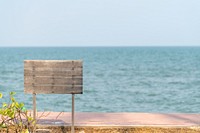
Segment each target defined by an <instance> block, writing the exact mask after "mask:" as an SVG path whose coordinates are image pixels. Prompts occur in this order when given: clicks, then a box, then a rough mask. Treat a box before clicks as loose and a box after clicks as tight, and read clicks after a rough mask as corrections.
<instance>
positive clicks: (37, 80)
mask: <svg viewBox="0 0 200 133" xmlns="http://www.w3.org/2000/svg"><path fill="white" fill-rule="evenodd" d="M24 83H25V84H33V83H34V84H52V85H55V84H57V85H69V84H74V85H82V84H83V79H82V78H72V77H71V78H52V77H32V76H27V77H25V78H24Z"/></svg>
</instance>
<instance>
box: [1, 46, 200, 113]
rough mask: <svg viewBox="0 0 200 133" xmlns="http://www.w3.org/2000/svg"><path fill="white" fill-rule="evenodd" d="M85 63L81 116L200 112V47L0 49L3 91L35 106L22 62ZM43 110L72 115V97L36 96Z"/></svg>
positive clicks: (78, 97)
mask: <svg viewBox="0 0 200 133" xmlns="http://www.w3.org/2000/svg"><path fill="white" fill-rule="evenodd" d="M31 59H45V60H51V59H53V60H71V59H82V60H83V61H84V70H83V72H84V73H83V75H84V76H83V77H84V82H83V83H84V88H83V89H84V93H83V94H82V95H76V101H75V104H76V105H75V108H76V111H77V112H161V113H174V112H177V113H200V47H65V48H59V47H55V48H53V47H52V48H45V47H43V48H0V91H1V92H2V93H3V94H4V95H5V96H4V99H2V100H1V102H3V101H6V100H8V97H7V96H8V93H9V92H10V91H15V92H17V94H16V99H17V100H18V101H20V102H24V103H25V105H26V107H27V108H28V109H31V107H32V95H30V94H24V92H23V91H24V87H23V82H24V81H23V75H24V74H23V69H24V68H23V60H31ZM37 108H38V110H39V111H71V95H57V94H56V95H55V94H54V95H50V94H48V95H41V94H38V95H37Z"/></svg>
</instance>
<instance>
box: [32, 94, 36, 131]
mask: <svg viewBox="0 0 200 133" xmlns="http://www.w3.org/2000/svg"><path fill="white" fill-rule="evenodd" d="M33 118H34V120H35V123H34V125H33V133H35V132H36V93H33Z"/></svg>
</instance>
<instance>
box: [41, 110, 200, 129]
mask: <svg viewBox="0 0 200 133" xmlns="http://www.w3.org/2000/svg"><path fill="white" fill-rule="evenodd" d="M41 115H43V117H41V118H39V121H38V124H42V125H71V113H69V112H63V113H61V114H60V112H44V113H42V112H38V117H40V116H41ZM75 126H200V114H156V113H75Z"/></svg>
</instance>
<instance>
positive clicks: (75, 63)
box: [24, 60, 83, 94]
mask: <svg viewBox="0 0 200 133" xmlns="http://www.w3.org/2000/svg"><path fill="white" fill-rule="evenodd" d="M24 91H25V93H31V94H33V93H35V94H51V93H54V94H82V93H83V66H82V61H81V60H25V61H24Z"/></svg>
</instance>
